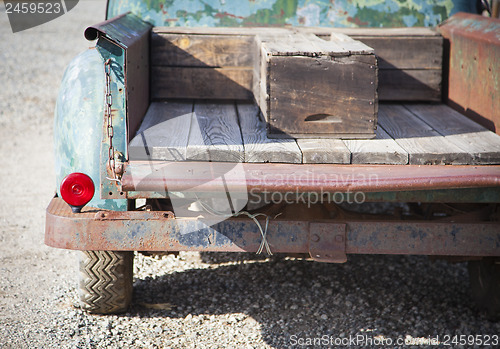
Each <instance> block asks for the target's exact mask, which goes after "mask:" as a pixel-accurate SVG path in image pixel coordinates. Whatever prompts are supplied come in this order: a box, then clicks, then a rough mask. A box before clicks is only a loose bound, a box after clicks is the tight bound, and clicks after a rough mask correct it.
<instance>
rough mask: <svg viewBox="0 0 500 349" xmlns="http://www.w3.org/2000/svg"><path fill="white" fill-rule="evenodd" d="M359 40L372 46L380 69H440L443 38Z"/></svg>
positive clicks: (376, 38)
mask: <svg viewBox="0 0 500 349" xmlns="http://www.w3.org/2000/svg"><path fill="white" fill-rule="evenodd" d="M356 40H359V41H361V42H363V43H365V44H366V45H368V46H370V47H373V48H374V50H375V54H376V55H377V57H378V58H379V68H380V69H437V70H441V69H442V60H443V38H441V37H439V36H431V37H413V38H408V37H370V36H360V37H357V38H356Z"/></svg>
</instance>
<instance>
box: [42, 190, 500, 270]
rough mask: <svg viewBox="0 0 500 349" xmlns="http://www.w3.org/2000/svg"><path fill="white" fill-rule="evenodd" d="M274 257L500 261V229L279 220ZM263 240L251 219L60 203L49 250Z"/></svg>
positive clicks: (53, 208)
mask: <svg viewBox="0 0 500 349" xmlns="http://www.w3.org/2000/svg"><path fill="white" fill-rule="evenodd" d="M266 240H267V242H268V244H269V246H270V249H271V251H272V252H285V253H309V254H310V255H311V257H313V258H314V259H316V260H318V261H327V262H344V261H345V260H346V255H347V254H415V255H448V256H500V224H499V223H492V222H479V223H458V222H435V221H433V222H429V221H349V220H344V221H335V220H328V221H320V222H308V221H301V220H280V219H273V220H271V221H270V223H269V229H268V231H267V236H266ZM261 242H262V235H261V233H260V231H259V229H258V227H257V225H256V224H255V222H253V221H252V220H250V219H247V218H231V219H228V220H226V221H223V222H219V223H216V224H210V222H202V221H200V220H197V219H192V218H187V219H178V218H172V216H171V215H170V214H169V212H150V211H128V212H116V211H105V210H99V209H94V208H91V207H87V208H85V209H84V210H83V211H82V213H79V214H74V213H72V212H71V209H70V208H69V207H68V205H67V204H66V203H64V202H63V201H62V200H61V199H59V198H54V199H52V201H51V203H50V205H49V207H48V208H47V220H46V232H45V243H46V244H47V245H49V246H52V247H58V248H64V249H75V250H124V251H229V252H256V251H257V250H258V248H259V245H260V244H261Z"/></svg>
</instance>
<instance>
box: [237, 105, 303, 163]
mask: <svg viewBox="0 0 500 349" xmlns="http://www.w3.org/2000/svg"><path fill="white" fill-rule="evenodd" d="M237 109H238V118H239V122H240V127H241V134H242V136H243V146H244V149H245V162H282V163H296V164H300V163H301V162H302V153H301V151H300V149H299V147H298V146H297V143H296V142H295V140H293V139H269V138H267V134H266V124H265V123H264V122H263V121H262V120H261V119H260V117H259V114H260V111H259V107H258V106H257V105H255V104H250V103H238V104H237Z"/></svg>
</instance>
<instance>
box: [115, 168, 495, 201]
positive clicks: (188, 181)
mask: <svg viewBox="0 0 500 349" xmlns="http://www.w3.org/2000/svg"><path fill="white" fill-rule="evenodd" d="M234 165H235V164H231V163H216V162H212V163H210V166H208V164H207V163H202V164H200V163H196V162H167V161H165V162H160V161H159V162H146V161H144V162H140V161H137V162H131V163H129V164H128V165H127V167H126V169H125V175H124V176H123V178H122V190H124V191H156V192H162V191H163V192H165V191H167V190H168V191H171V192H172V191H183V190H188V189H190V188H194V187H196V188H197V190H198V191H199V192H203V191H206V192H211V191H217V190H220V185H219V184H220V183H219V182H220V181H221V178H222V176H224V175H225V174H226V173H227V172H228V171H229V170H230V169H231V167H232V166H234ZM238 165H239V166H242V168H243V171H234V172H233V173H234V174H233V175H232V176H224V180H225V182H226V183H227V185H228V186H230V187H231V188H232V190H241V191H249V192H250V191H254V192H257V191H258V192H264V191H267V192H290V191H291V192H299V193H300V192H319V191H323V193H328V192H336V191H342V192H347V191H350V192H354V191H365V192H376V191H386V190H388V191H403V190H425V189H447V188H474V187H495V186H500V166H425V165H423V166H420V165H406V166H400V165H375V166H373V165H332V164H260V163H243V164H238ZM167 180H168V184H169V188H165V183H166V182H167Z"/></svg>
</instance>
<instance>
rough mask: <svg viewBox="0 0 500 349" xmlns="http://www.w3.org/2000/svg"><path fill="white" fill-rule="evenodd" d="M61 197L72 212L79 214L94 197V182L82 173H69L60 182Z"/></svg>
mask: <svg viewBox="0 0 500 349" xmlns="http://www.w3.org/2000/svg"><path fill="white" fill-rule="evenodd" d="M61 196H62V198H63V200H64V201H66V202H67V203H68V204H69V205H70V206H71V209H72V210H73V212H75V213H77V212H80V210H81V209H82V207H83V206H85V205H86V204H87V203H88V202H89V201H90V200H92V197H93V196H94V182H93V181H92V178H90V177H89V176H87V175H86V174H84V173H79V172H75V173H71V174H69V175H67V176H66V177H64V179H63V180H62V182H61Z"/></svg>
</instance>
